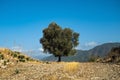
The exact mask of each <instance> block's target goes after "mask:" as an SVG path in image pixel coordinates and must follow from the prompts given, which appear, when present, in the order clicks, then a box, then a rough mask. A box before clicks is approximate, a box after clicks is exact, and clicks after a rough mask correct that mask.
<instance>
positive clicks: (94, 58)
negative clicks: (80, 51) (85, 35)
mask: <svg viewBox="0 0 120 80" xmlns="http://www.w3.org/2000/svg"><path fill="white" fill-rule="evenodd" d="M97 59H99V56H96V55H94V54H91V55H90V58H89V60H88V61H89V62H96V60H97Z"/></svg>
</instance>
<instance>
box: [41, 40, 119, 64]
mask: <svg viewBox="0 0 120 80" xmlns="http://www.w3.org/2000/svg"><path fill="white" fill-rule="evenodd" d="M118 46H120V43H119V42H116V43H105V44H102V45H98V46H96V47H94V48H93V49H90V50H77V53H76V55H74V56H68V57H62V61H81V62H85V61H88V60H89V58H90V56H91V55H95V56H100V57H105V56H106V55H107V54H108V52H109V51H110V50H111V49H112V48H113V47H118ZM42 60H43V61H56V60H57V57H54V56H53V55H52V56H49V57H46V58H44V59H42Z"/></svg>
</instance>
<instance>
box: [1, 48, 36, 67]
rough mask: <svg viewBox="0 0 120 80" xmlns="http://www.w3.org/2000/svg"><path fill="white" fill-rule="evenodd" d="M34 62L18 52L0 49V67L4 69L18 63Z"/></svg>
mask: <svg viewBox="0 0 120 80" xmlns="http://www.w3.org/2000/svg"><path fill="white" fill-rule="evenodd" d="M28 61H34V60H33V59H32V58H30V57H28V56H27V55H24V54H22V53H20V52H16V51H11V50H10V49H7V48H0V67H1V68H6V67H7V66H11V65H15V64H17V63H18V62H28Z"/></svg>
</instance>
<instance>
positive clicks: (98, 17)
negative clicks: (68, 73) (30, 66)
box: [0, 0, 120, 50]
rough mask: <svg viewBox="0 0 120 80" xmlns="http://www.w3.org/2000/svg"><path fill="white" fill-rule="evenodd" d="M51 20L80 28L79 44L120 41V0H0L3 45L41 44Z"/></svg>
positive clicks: (0, 40) (33, 46)
mask: <svg viewBox="0 0 120 80" xmlns="http://www.w3.org/2000/svg"><path fill="white" fill-rule="evenodd" d="M51 22H56V23H57V24H58V25H60V26H61V27H63V28H65V27H69V28H71V29H73V30H74V31H76V32H79V33H80V38H79V40H80V45H79V47H78V48H82V49H88V48H91V47H93V46H96V45H98V44H102V43H106V42H120V0H0V47H7V48H11V47H14V46H20V47H22V48H24V49H28V50H29V49H37V48H41V45H40V44H39V39H40V38H41V37H42V30H43V29H44V28H46V27H47V26H48V24H49V23H51Z"/></svg>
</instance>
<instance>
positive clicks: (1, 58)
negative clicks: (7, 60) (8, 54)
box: [0, 52, 4, 60]
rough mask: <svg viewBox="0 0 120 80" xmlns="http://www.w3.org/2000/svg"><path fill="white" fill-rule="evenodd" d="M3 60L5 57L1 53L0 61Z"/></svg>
mask: <svg viewBox="0 0 120 80" xmlns="http://www.w3.org/2000/svg"><path fill="white" fill-rule="evenodd" d="M3 59H4V55H3V54H1V52H0V60H3Z"/></svg>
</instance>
